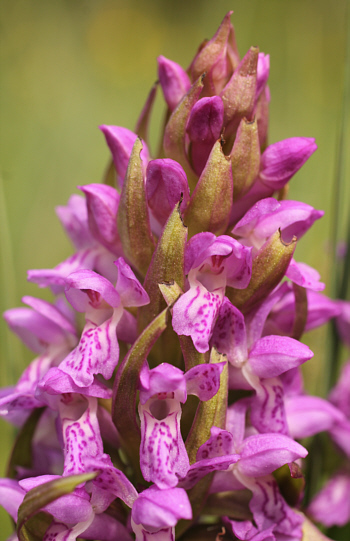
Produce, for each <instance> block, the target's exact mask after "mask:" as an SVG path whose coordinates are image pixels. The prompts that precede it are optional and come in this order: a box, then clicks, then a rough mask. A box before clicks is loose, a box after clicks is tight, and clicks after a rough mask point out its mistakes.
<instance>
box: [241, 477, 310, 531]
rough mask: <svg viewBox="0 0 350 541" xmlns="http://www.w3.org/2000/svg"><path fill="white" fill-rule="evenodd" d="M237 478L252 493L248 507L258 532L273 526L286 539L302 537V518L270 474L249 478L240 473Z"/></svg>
mask: <svg viewBox="0 0 350 541" xmlns="http://www.w3.org/2000/svg"><path fill="white" fill-rule="evenodd" d="M239 479H240V480H241V482H242V483H243V484H245V486H246V487H247V488H249V490H251V491H252V493H253V497H252V499H251V500H250V503H249V507H250V510H251V511H252V513H253V516H254V521H255V523H256V525H257V527H258V531H259V532H264V531H266V530H268V529H269V528H271V527H273V532H274V533H275V534H278V533H280V534H282V535H284V536H286V539H301V538H302V532H301V525H302V522H303V518H302V516H301V515H300V514H298V513H296V512H295V511H293V510H292V509H291V508H290V507H289V506H288V505H287V503H286V502H285V500H284V499H283V497H282V496H281V493H280V491H279V488H278V485H277V483H276V481H275V479H274V478H273V477H272V476H266V477H261V478H259V479H250V478H247V477H245V476H241V475H240V476H239ZM282 538H283V537H282ZM277 539H278V537H277Z"/></svg>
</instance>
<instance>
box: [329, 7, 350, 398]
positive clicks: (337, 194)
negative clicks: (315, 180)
mask: <svg viewBox="0 0 350 541" xmlns="http://www.w3.org/2000/svg"><path fill="white" fill-rule="evenodd" d="M346 9H347V13H346V20H347V42H346V51H345V59H344V60H345V68H344V88H343V101H342V110H341V121H340V129H339V140H338V146H337V150H336V155H337V159H336V164H335V177H334V194H333V210H332V221H331V223H332V231H331V246H332V276H331V286H332V296H333V297H334V298H343V299H344V298H345V296H343V295H346V285H345V284H346V282H347V280H348V274H345V273H349V257H350V255H349V239H348V243H347V254H346V257H345V258H344V260H343V261H340V258H339V257H338V246H339V241H340V240H341V238H342V235H344V233H342V227H343V223H344V216H346V215H348V212H349V208H346V203H347V202H346V198H345V197H344V195H345V193H346V185H345V170H346V148H347V141H346V135H347V133H346V131H347V123H348V121H349V103H350V9H349V5H348V4H347V5H346ZM345 213H347V214H345ZM343 238H344V237H343ZM330 335H331V336H330V351H329V359H328V363H327V365H326V377H325V389H324V390H325V392H326V393H327V392H328V391H329V390H330V389H331V387H333V385H334V384H335V382H336V379H337V375H338V368H339V366H338V365H339V360H340V353H341V347H340V342H339V337H338V334H337V332H336V329H335V326H334V324H333V328H332V330H331V333H330Z"/></svg>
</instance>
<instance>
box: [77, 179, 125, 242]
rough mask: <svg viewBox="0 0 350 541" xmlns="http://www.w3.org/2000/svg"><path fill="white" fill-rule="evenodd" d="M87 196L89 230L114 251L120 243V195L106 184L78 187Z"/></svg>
mask: <svg viewBox="0 0 350 541" xmlns="http://www.w3.org/2000/svg"><path fill="white" fill-rule="evenodd" d="M78 188H79V189H80V190H82V192H84V194H85V196H86V204H87V210H88V220H89V228H90V231H91V233H92V234H93V236H94V238H95V239H96V240H97V241H98V242H100V243H101V244H103V245H104V246H106V248H108V249H110V250H111V251H114V250H115V249H116V248H117V247H118V245H119V243H120V240H119V235H118V230H117V220H116V218H117V211H118V205H119V199H120V195H119V193H118V192H117V190H116V189H115V188H112V187H111V186H107V185H106V184H87V185H86V186H78Z"/></svg>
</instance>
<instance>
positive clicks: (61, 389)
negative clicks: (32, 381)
mask: <svg viewBox="0 0 350 541" xmlns="http://www.w3.org/2000/svg"><path fill="white" fill-rule="evenodd" d="M46 393H47V394H49V395H61V394H63V393H80V394H82V395H84V396H91V397H92V396H94V397H97V398H105V399H108V398H111V397H112V390H111V389H109V388H108V387H106V385H104V384H103V383H101V382H100V381H99V380H98V379H96V378H94V381H93V383H92V384H91V385H89V386H88V387H79V386H78V385H76V384H75V383H74V381H73V379H72V378H71V376H70V375H69V374H67V373H66V372H63V371H62V370H60V369H59V368H56V367H52V368H50V370H49V371H48V372H47V373H46V374H45V375H44V377H43V378H41V379H40V381H39V383H38V385H37V388H36V393H35V396H36V397H37V398H38V399H41V400H43V401H45V402H48V404H49V405H50V407H51V408H52V407H53V404H52V402H51V400H50V399H49V398H48V397H47V396H45V395H46Z"/></svg>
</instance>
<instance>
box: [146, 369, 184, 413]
mask: <svg viewBox="0 0 350 541" xmlns="http://www.w3.org/2000/svg"><path fill="white" fill-rule="evenodd" d="M174 392H179V393H180V397H181V400H180V398H178V397H177V398H178V399H179V400H180V401H181V402H184V401H185V400H186V378H185V376H184V373H183V372H182V370H180V369H179V368H176V367H175V366H172V365H171V364H168V363H162V364H160V365H159V366H156V368H153V369H152V370H150V369H149V368H148V365H147V364H145V365H144V367H143V369H142V372H141V376H140V402H141V404H142V405H144V404H146V402H147V400H149V398H151V397H152V396H153V395H155V394H158V393H162V394H164V395H167V394H168V393H174Z"/></svg>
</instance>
